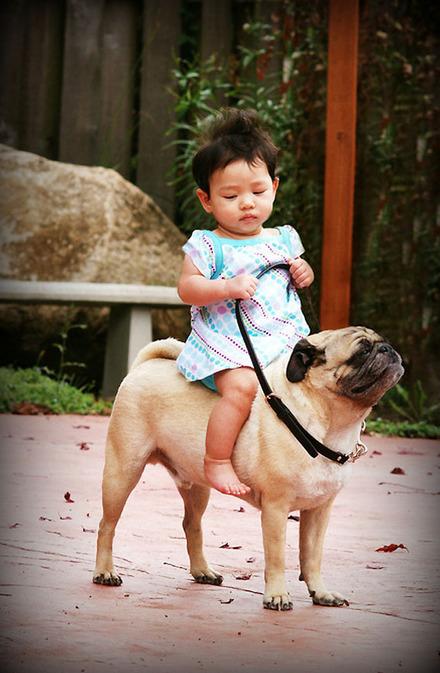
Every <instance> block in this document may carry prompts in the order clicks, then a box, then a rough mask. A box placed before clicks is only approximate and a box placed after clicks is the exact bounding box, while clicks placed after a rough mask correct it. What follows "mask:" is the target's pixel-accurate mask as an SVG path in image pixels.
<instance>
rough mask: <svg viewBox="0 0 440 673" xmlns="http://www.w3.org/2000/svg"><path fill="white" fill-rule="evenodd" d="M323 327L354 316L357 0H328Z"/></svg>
mask: <svg viewBox="0 0 440 673" xmlns="http://www.w3.org/2000/svg"><path fill="white" fill-rule="evenodd" d="M329 8H330V16H329V48H328V76H327V132H326V161H325V198H324V229H323V242H322V267H321V269H322V275H321V316H320V320H321V328H322V329H337V328H339V327H345V326H346V325H348V324H349V321H350V285H351V266H352V238H353V200H354V176H355V142H356V84H357V62H358V56H357V51H358V20H359V18H358V0H329Z"/></svg>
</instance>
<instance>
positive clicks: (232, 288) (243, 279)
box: [225, 273, 258, 299]
mask: <svg viewBox="0 0 440 673" xmlns="http://www.w3.org/2000/svg"><path fill="white" fill-rule="evenodd" d="M225 283H226V288H227V294H228V298H229V299H249V298H250V297H252V295H253V294H254V293H255V290H256V289H257V284H258V280H257V279H256V278H254V276H250V275H248V274H246V273H243V274H241V275H240V276H235V278H229V279H228V280H226V281H225Z"/></svg>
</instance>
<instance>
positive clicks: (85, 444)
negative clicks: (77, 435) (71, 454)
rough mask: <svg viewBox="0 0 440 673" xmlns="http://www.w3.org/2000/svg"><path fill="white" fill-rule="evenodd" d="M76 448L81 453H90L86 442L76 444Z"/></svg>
mask: <svg viewBox="0 0 440 673" xmlns="http://www.w3.org/2000/svg"><path fill="white" fill-rule="evenodd" d="M77 446H79V448H80V450H81V451H90V446H89V445H88V444H87V442H77Z"/></svg>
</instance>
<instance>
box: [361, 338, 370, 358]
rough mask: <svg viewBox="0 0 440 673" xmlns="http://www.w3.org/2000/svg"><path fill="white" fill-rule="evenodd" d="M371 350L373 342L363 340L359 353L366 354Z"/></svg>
mask: <svg viewBox="0 0 440 673" xmlns="http://www.w3.org/2000/svg"><path fill="white" fill-rule="evenodd" d="M372 350H373V344H372V343H370V342H369V341H364V342H363V343H362V347H361V349H360V351H359V353H360V354H361V355H368V353H371V351H372Z"/></svg>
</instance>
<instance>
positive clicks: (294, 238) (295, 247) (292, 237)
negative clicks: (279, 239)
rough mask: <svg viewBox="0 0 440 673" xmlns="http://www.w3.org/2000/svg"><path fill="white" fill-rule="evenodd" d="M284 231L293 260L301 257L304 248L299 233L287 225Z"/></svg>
mask: <svg viewBox="0 0 440 673" xmlns="http://www.w3.org/2000/svg"><path fill="white" fill-rule="evenodd" d="M283 229H284V230H285V233H284V235H285V241H286V243H287V247H288V249H289V253H290V255H291V256H292V258H293V259H295V257H299V256H300V255H302V254H303V252H304V246H303V244H302V241H301V239H300V237H299V234H298V232H297V231H296V229H294V228H293V227H291V226H290V224H286V225H285V226H284V227H283Z"/></svg>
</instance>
